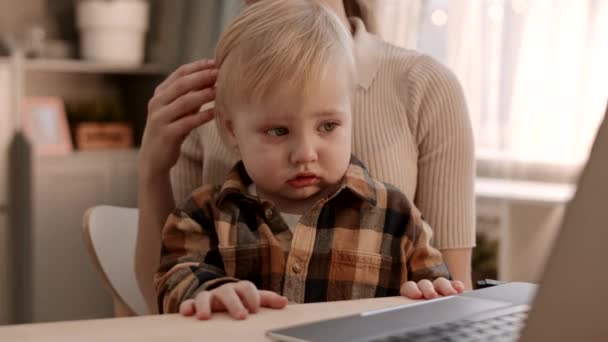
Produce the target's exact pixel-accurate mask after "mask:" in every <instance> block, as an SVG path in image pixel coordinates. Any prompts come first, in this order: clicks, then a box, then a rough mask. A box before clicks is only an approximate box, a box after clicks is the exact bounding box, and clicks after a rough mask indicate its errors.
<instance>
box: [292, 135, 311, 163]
mask: <svg viewBox="0 0 608 342" xmlns="http://www.w3.org/2000/svg"><path fill="white" fill-rule="evenodd" d="M290 159H291V160H290V161H291V162H292V163H294V164H304V163H311V162H315V161H317V149H316V148H315V145H314V142H313V141H311V140H310V139H300V140H299V141H296V142H294V145H293V149H292V152H291V156H290Z"/></svg>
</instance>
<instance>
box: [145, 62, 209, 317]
mask: <svg viewBox="0 0 608 342" xmlns="http://www.w3.org/2000/svg"><path fill="white" fill-rule="evenodd" d="M216 76H217V73H216V71H215V65H214V63H213V61H209V60H203V61H198V62H194V63H191V64H187V65H184V66H182V67H180V68H179V69H177V70H176V71H175V72H173V73H172V74H171V75H170V76H169V77H168V78H167V79H166V80H165V81H164V82H163V83H161V84H160V85H159V86H158V87H157V88H156V91H155V92H154V96H153V97H152V99H151V100H150V102H149V104H148V118H147V121H146V128H145V130H144V136H143V139H142V143H141V148H140V152H139V167H138V185H139V188H138V207H139V221H138V234H137V245H136V252H135V274H136V278H137V282H138V285H139V287H140V289H141V291H142V293H143V295H144V298H145V299H146V302H147V304H148V307H149V309H150V311H151V312H156V304H155V300H154V298H155V293H154V288H153V284H152V282H153V275H154V273H155V272H156V270H157V268H158V265H159V260H160V252H161V249H160V241H161V239H160V234H161V229H162V227H163V225H164V222H165V220H166V219H167V217H168V215H169V213H170V212H171V211H172V210H173V208H174V207H175V201H174V198H173V194H172V190H171V181H170V175H169V173H170V169H171V167H173V166H174V165H175V164H176V162H177V161H178V158H179V156H180V148H181V145H182V143H183V141H184V139H185V138H186V136H187V135H188V134H189V133H190V132H191V131H192V130H194V129H195V128H196V127H199V126H201V125H203V124H204V123H206V122H208V121H210V120H211V119H212V118H213V111H212V110H207V111H203V112H199V109H200V108H201V106H203V105H204V104H206V103H208V102H210V101H212V100H213V99H214V98H215V92H214V90H213V85H214V84H215V80H216Z"/></svg>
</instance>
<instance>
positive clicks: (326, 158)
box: [228, 66, 354, 212]
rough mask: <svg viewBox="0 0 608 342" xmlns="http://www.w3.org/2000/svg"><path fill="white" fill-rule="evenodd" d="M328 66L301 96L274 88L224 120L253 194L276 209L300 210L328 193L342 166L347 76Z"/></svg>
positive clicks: (347, 138)
mask: <svg viewBox="0 0 608 342" xmlns="http://www.w3.org/2000/svg"><path fill="white" fill-rule="evenodd" d="M328 69H330V70H328V71H327V72H326V75H325V77H323V78H322V79H320V82H319V84H318V86H315V87H312V89H313V90H312V91H311V92H310V93H309V96H308V97H307V98H306V99H300V98H298V96H290V95H289V94H288V92H286V91H279V92H278V93H275V94H272V95H270V96H268V99H267V100H265V101H262V102H263V103H261V104H260V105H257V106H250V107H248V108H246V109H245V110H242V111H240V112H237V113H234V116H233V118H232V119H233V120H228V121H229V122H230V123H229V124H228V125H229V126H231V127H232V129H229V134H230V136H231V138H232V139H234V141H235V142H236V144H237V146H238V149H239V153H240V155H241V158H242V160H243V163H244V165H245V169H246V170H247V173H248V175H249V176H250V177H251V179H252V180H253V182H254V183H255V185H256V188H257V191H258V194H259V195H260V196H261V197H262V198H263V199H266V200H270V201H272V202H274V203H275V205H277V206H278V207H279V210H283V211H290V212H303V211H304V210H306V209H307V208H308V207H310V206H312V205H313V204H314V202H316V201H317V200H319V199H320V198H321V197H323V196H327V195H329V194H330V193H331V192H332V191H334V190H335V189H336V187H337V186H338V185H339V183H340V181H341V179H342V177H343V176H344V174H345V172H346V169H347V168H348V165H349V162H350V155H351V125H352V113H351V97H352V92H353V91H354V87H353V86H352V85H351V81H350V80H351V79H352V77H348V73H347V71H346V68H345V67H340V66H338V67H333V66H332V67H329V68H328ZM286 88H291V87H286ZM279 89H280V87H279Z"/></svg>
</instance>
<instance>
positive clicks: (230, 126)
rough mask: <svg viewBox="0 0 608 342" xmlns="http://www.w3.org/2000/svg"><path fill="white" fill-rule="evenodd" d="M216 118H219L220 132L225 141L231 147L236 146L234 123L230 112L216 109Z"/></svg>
mask: <svg viewBox="0 0 608 342" xmlns="http://www.w3.org/2000/svg"><path fill="white" fill-rule="evenodd" d="M215 115H216V118H217V119H218V120H219V125H220V134H222V135H223V138H224V139H225V140H226V143H227V144H228V145H229V146H230V147H233V148H235V149H236V148H238V143H237V140H236V135H235V133H234V123H233V121H232V118H231V116H230V114H228V113H226V111H224V110H221V109H216V113H215Z"/></svg>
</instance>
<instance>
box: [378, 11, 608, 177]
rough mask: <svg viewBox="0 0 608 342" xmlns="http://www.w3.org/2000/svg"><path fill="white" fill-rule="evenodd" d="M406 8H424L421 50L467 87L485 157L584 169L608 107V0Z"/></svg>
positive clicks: (396, 38) (400, 37)
mask: <svg viewBox="0 0 608 342" xmlns="http://www.w3.org/2000/svg"><path fill="white" fill-rule="evenodd" d="M396 2H397V1H387V0H383V1H382V2H381V3H382V6H385V3H386V4H389V3H396ZM399 2H400V3H401V1H399ZM404 3H410V5H409V6H412V5H411V4H412V3H417V4H419V10H418V12H417V18H416V19H415V20H416V21H417V23H418V26H417V30H416V37H417V39H416V41H415V42H414V43H415V47H416V48H417V49H418V50H420V51H421V52H424V53H427V54H430V55H432V56H434V57H435V58H436V59H438V60H439V61H441V62H443V63H444V64H445V65H447V66H448V67H449V68H450V69H451V70H452V71H454V72H455V73H456V75H457V76H458V78H459V79H460V82H461V84H462V86H463V88H464V90H465V94H466V97H467V103H468V106H469V110H470V114H471V121H472V124H473V129H474V132H475V139H476V147H477V152H478V154H479V157H480V158H500V159H508V160H516V161H524V162H527V161H534V162H541V163H548V164H562V165H580V164H581V163H582V162H584V161H585V159H586V157H587V155H588V151H589V147H590V145H591V143H592V141H593V138H594V135H595V130H596V129H597V126H598V124H599V122H600V120H601V119H602V116H603V113H604V109H605V107H606V104H607V100H608V63H607V62H606V61H608V43H607V42H608V0H577V1H572V0H426V1H425V0H408V1H404ZM393 13H397V14H392V15H393V16H401V18H402V19H403V17H404V13H406V12H404V11H401V12H399V11H394V10H393ZM380 14H382V15H385V16H386V15H387V14H386V13H384V12H380ZM407 16H408V18H410V19H408V20H413V19H411V18H412V15H411V12H410V13H409V14H408V15H407ZM402 21H403V20H402ZM381 22H387V23H389V24H390V20H381ZM389 24H387V25H389ZM393 27H394V28H395V29H394V30H392V31H391V30H390V29H389V28H386V27H384V28H383V30H381V31H384V32H387V31H388V32H393V33H392V35H393V37H386V38H387V39H388V40H389V41H391V42H395V43H397V44H400V45H402V46H403V45H406V44H404V43H403V42H408V43H409V44H410V46H409V47H413V46H412V45H413V44H412V42H413V40H412V39H409V40H408V39H406V38H405V37H407V36H408V35H410V36H411V35H412V31H411V29H410V31H409V32H407V33H402V32H401V30H403V28H400V27H399V26H395V25H393ZM400 32H401V33H400ZM383 36H386V34H383Z"/></svg>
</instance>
